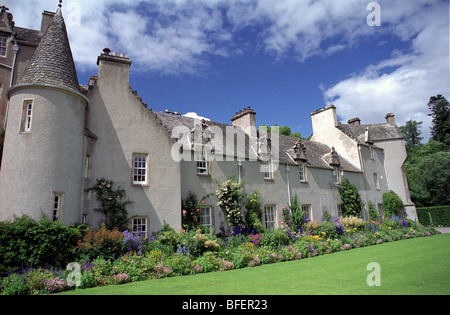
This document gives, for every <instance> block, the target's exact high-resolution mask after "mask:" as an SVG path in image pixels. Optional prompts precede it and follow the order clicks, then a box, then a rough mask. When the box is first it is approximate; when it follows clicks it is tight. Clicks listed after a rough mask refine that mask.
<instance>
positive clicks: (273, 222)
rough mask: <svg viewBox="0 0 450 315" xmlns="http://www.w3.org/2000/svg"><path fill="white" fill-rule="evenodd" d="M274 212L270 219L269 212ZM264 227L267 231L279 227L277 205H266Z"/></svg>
mask: <svg viewBox="0 0 450 315" xmlns="http://www.w3.org/2000/svg"><path fill="white" fill-rule="evenodd" d="M268 210H270V211H273V213H271V214H270V217H268V214H269V211H268ZM263 218H264V227H265V228H266V229H274V228H276V227H277V207H276V206H275V205H270V204H268V205H264V216H263ZM268 218H269V219H271V220H268Z"/></svg>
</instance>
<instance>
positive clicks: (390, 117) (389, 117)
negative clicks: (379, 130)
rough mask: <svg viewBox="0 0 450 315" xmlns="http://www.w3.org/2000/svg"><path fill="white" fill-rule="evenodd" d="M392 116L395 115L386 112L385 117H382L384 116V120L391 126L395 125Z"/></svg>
mask: <svg viewBox="0 0 450 315" xmlns="http://www.w3.org/2000/svg"><path fill="white" fill-rule="evenodd" d="M394 116H395V115H394V114H393V113H388V114H386V117H384V118H386V122H387V123H388V124H389V125H391V126H396V123H395V118H394Z"/></svg>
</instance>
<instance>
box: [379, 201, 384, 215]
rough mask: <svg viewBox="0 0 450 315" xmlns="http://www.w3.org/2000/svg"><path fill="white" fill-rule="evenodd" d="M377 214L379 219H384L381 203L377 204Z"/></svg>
mask: <svg viewBox="0 0 450 315" xmlns="http://www.w3.org/2000/svg"><path fill="white" fill-rule="evenodd" d="M378 214H379V215H380V218H383V217H384V209H383V204H382V203H379V204H378Z"/></svg>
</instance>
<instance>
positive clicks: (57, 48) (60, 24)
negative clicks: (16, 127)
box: [19, 7, 80, 92]
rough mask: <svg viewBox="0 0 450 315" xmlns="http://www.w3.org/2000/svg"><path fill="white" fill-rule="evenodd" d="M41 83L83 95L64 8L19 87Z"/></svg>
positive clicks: (32, 60)
mask: <svg viewBox="0 0 450 315" xmlns="http://www.w3.org/2000/svg"><path fill="white" fill-rule="evenodd" d="M30 83H40V84H49V85H53V86H59V87H64V88H68V89H71V90H75V91H77V92H80V85H79V83H78V77H77V72H76V69H75V63H74V61H73V56H72V51H71V50H70V44H69V39H68V37H67V30H66V24H65V22H64V18H63V16H62V12H61V7H59V8H58V10H57V11H56V14H55V16H54V17H53V20H52V21H51V22H50V24H49V26H48V28H47V31H46V32H45V34H44V35H43V36H42V39H41V42H40V43H39V46H38V47H37V48H36V51H35V52H34V55H33V57H32V58H31V61H30V62H29V64H28V65H27V67H26V69H25V71H24V73H23V75H22V78H21V80H20V82H19V84H30Z"/></svg>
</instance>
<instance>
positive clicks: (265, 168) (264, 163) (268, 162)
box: [261, 158, 273, 180]
mask: <svg viewBox="0 0 450 315" xmlns="http://www.w3.org/2000/svg"><path fill="white" fill-rule="evenodd" d="M261 170H262V172H264V179H266V180H271V179H273V172H272V159H271V158H269V159H262V160H261Z"/></svg>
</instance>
